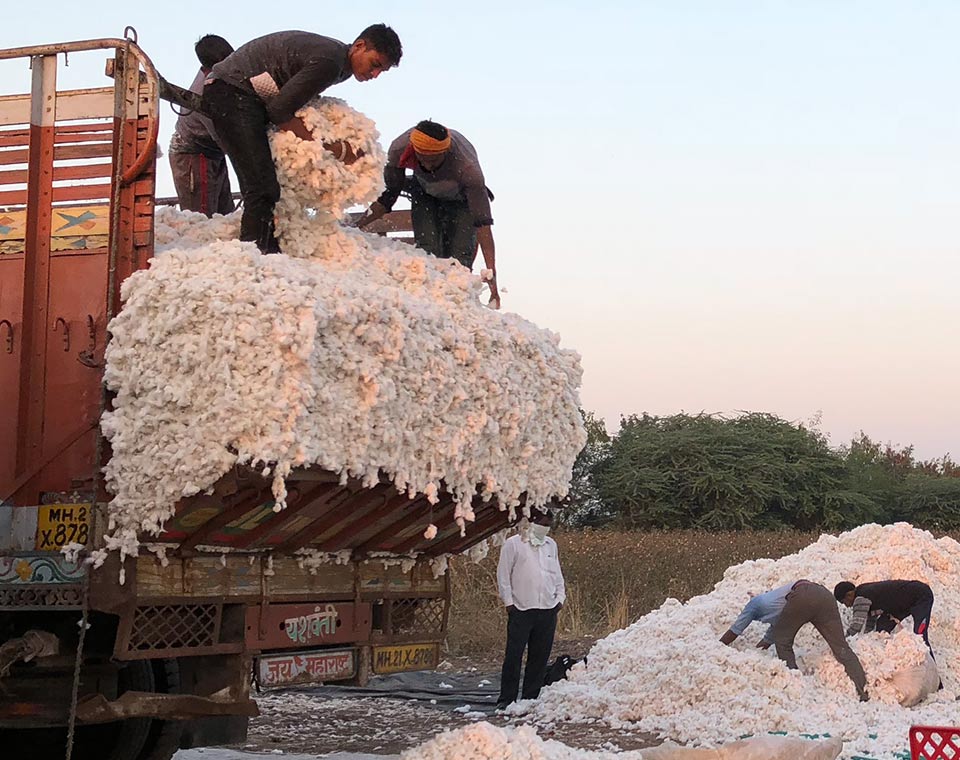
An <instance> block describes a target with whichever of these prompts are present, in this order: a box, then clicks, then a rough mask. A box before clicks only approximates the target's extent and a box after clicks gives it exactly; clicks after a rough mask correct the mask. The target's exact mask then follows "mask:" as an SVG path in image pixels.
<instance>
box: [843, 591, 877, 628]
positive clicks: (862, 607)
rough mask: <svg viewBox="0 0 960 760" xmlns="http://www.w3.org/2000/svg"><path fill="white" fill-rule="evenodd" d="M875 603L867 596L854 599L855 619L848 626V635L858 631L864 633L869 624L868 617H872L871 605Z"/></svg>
mask: <svg viewBox="0 0 960 760" xmlns="http://www.w3.org/2000/svg"><path fill="white" fill-rule="evenodd" d="M872 605H873V602H871V601H870V600H869V599H867V598H866V597H865V596H858V597H857V598H856V599H854V600H853V620H851V621H850V625H849V626H848V627H847V636H853V635H854V634H857V633H863V629H864V628H865V627H866V625H867V619H868V618H869V617H870V607H871V606H872Z"/></svg>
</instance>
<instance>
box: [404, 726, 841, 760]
mask: <svg viewBox="0 0 960 760" xmlns="http://www.w3.org/2000/svg"><path fill="white" fill-rule="evenodd" d="M840 749H841V748H840V742H839V740H836V739H832V740H809V739H789V738H783V737H763V738H757V739H747V740H745V741H738V742H733V743H731V744H729V745H727V746H724V747H721V748H718V749H715V750H714V749H710V750H705V749H686V748H684V747H677V746H666V745H664V746H662V747H655V748H653V749H645V750H632V751H626V752H612V751H606V750H588V749H577V748H576V747H568V746H567V745H565V744H561V743H560V742H558V741H554V740H551V739H547V740H544V739H541V738H540V737H539V736H537V733H536V731H535V730H534V729H533V728H532V727H530V726H520V727H518V728H499V727H497V726H492V725H490V724H489V723H476V724H474V725H472V726H466V727H464V728H461V729H457V730H456V731H447V732H445V733H443V734H440V735H439V736H435V737H434V738H433V739H431V740H430V741H428V742H424V743H423V744H421V745H420V746H419V747H414V748H413V749H409V750H407V751H406V752H404V753H403V754H402V755H401V756H400V760H502V759H503V758H510V760H834V758H836V757H837V755H838V754H839V753H840Z"/></svg>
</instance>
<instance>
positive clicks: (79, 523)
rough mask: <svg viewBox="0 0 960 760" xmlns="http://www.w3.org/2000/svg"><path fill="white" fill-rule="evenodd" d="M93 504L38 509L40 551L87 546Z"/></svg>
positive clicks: (38, 547)
mask: <svg viewBox="0 0 960 760" xmlns="http://www.w3.org/2000/svg"><path fill="white" fill-rule="evenodd" d="M92 511H93V505H92V504H44V505H43V506H42V507H38V513H37V540H36V543H35V547H36V549H37V550H38V551H52V550H56V549H62V548H63V547H64V546H66V545H67V544H86V543H87V539H88V538H90V517H91V513H92Z"/></svg>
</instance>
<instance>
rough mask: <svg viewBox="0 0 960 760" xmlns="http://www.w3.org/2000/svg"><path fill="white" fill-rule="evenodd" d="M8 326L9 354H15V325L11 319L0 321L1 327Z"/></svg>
mask: <svg viewBox="0 0 960 760" xmlns="http://www.w3.org/2000/svg"><path fill="white" fill-rule="evenodd" d="M4 325H6V326H7V353H8V354H12V353H13V325H12V324H11V323H10V320H9V319H0V327H3V326H4Z"/></svg>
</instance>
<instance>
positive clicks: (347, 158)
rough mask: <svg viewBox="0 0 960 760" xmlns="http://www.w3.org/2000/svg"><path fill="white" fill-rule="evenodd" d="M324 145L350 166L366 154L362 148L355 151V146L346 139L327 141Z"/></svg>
mask: <svg viewBox="0 0 960 760" xmlns="http://www.w3.org/2000/svg"><path fill="white" fill-rule="evenodd" d="M323 147H324V148H325V149H327V150H329V151H330V152H331V153H333V155H334V157H336V158H338V159H340V160H341V161H342V162H343V163H344V164H346V165H347V166H350V164H352V163H355V162H356V161H357V159H359V158H360V157H361V156H363V155H364V152H363V151H362V150H357V151H356V152H354V150H353V146H351V145H350V143H348V142H347V141H346V140H337V141H336V142H325V143H323Z"/></svg>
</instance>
